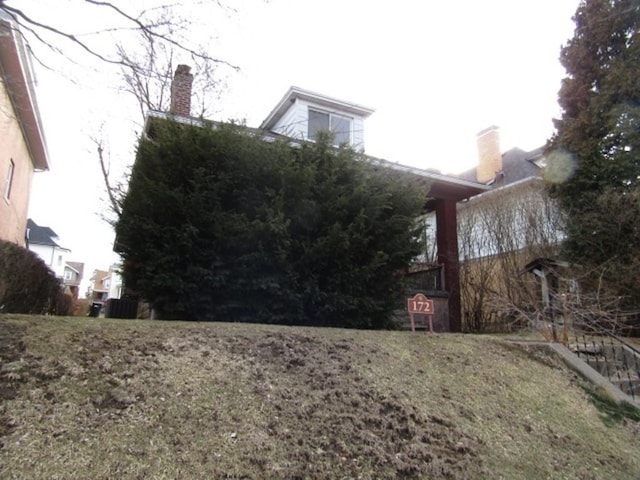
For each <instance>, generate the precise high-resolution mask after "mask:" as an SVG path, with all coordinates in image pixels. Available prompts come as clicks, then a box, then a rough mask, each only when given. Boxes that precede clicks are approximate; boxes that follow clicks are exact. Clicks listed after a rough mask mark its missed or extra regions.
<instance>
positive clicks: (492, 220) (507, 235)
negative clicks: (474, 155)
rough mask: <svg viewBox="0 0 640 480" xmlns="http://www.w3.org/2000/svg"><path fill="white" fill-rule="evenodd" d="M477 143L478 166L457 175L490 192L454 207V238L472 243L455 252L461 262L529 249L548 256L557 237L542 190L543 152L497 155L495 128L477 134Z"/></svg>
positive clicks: (552, 209) (554, 215)
mask: <svg viewBox="0 0 640 480" xmlns="http://www.w3.org/2000/svg"><path fill="white" fill-rule="evenodd" d="M477 141H478V165H477V166H476V167H474V168H472V169H470V170H467V171H465V172H462V173H461V174H459V175H458V176H459V178H462V179H464V180H467V181H477V182H479V183H483V184H485V185H487V186H488V187H489V188H490V189H491V190H490V191H488V192H485V193H483V194H481V195H478V196H476V197H474V198H472V199H469V201H467V202H463V203H460V204H459V205H458V218H459V222H458V227H459V231H458V234H459V236H460V237H461V238H462V237H464V238H466V239H467V240H472V241H471V242H468V243H467V244H466V245H464V246H463V248H461V251H460V254H461V260H470V259H476V258H482V257H487V256H491V255H500V254H504V253H505V252H508V251H519V250H525V249H529V250H531V249H533V248H534V247H542V248H544V249H545V251H544V253H546V254H549V253H550V252H549V249H548V247H554V246H556V245H558V243H559V242H560V240H561V239H562V232H561V222H560V214H559V210H558V208H557V207H556V204H555V202H554V201H553V200H552V199H550V198H549V195H548V194H547V191H546V188H545V185H544V180H543V172H544V167H545V165H546V162H545V157H544V149H543V147H540V148H536V149H534V150H531V151H528V152H527V151H524V150H521V149H519V148H512V149H511V150H508V151H507V152H504V153H503V152H502V151H501V147H500V133H499V129H498V127H495V126H491V127H489V128H487V129H485V130H482V131H481V132H479V133H478V137H477ZM465 228H466V229H467V230H468V232H462V231H461V230H463V229H465ZM501 240H502V242H501ZM527 261H528V260H527ZM525 263H526V262H525Z"/></svg>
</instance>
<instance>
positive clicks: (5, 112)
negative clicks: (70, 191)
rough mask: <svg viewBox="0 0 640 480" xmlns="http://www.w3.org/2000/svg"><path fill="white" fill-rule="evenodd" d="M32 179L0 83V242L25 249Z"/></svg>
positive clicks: (19, 135)
mask: <svg viewBox="0 0 640 480" xmlns="http://www.w3.org/2000/svg"><path fill="white" fill-rule="evenodd" d="M11 160H13V162H14V164H15V167H14V172H13V184H12V188H11V193H10V196H9V199H8V200H7V199H6V198H5V196H4V192H5V186H6V181H7V172H8V170H9V164H10V162H11ZM32 179H33V164H32V163H31V157H30V156H29V151H28V149H27V145H26V143H25V140H24V137H23V135H22V130H21V129H20V125H19V124H18V121H17V120H16V116H15V112H14V110H13V107H12V105H11V102H10V100H9V97H8V95H7V90H6V88H5V84H4V82H2V81H0V239H2V240H7V241H10V242H13V243H17V244H18V245H22V246H24V244H25V242H24V235H25V229H26V227H27V214H28V211H29V194H30V191H31V181H32Z"/></svg>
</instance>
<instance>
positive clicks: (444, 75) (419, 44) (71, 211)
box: [25, 0, 578, 293]
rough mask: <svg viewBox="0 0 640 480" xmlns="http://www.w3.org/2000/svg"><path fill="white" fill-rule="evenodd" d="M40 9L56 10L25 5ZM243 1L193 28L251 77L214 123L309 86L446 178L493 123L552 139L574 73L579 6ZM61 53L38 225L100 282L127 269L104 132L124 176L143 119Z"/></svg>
mask: <svg viewBox="0 0 640 480" xmlns="http://www.w3.org/2000/svg"><path fill="white" fill-rule="evenodd" d="M39 3H40V4H42V5H46V4H47V2H42V0H40V1H37V0H29V1H27V2H25V5H26V4H36V5H37V4H39ZM67 3H71V2H68V1H67ZM189 3H190V2H185V4H187V5H189ZM228 3H231V2H228ZM236 3H239V4H240V6H239V7H237V11H236V12H235V13H233V12H221V13H220V14H219V15H217V16H216V17H215V18H212V19H211V20H210V21H209V20H208V19H202V18H200V19H198V22H199V23H201V24H204V27H201V26H198V25H194V35H196V34H197V32H198V28H205V30H207V31H208V33H209V34H210V33H212V32H213V33H214V34H215V36H216V40H215V41H212V42H211V43H210V50H211V54H212V55H215V56H218V57H219V58H222V59H224V60H227V61H229V62H231V63H233V64H236V65H238V66H239V67H240V68H241V70H240V72H238V73H234V72H232V71H231V70H228V69H227V70H223V71H221V75H222V76H223V77H224V80H225V82H226V88H225V89H224V90H223V91H222V96H221V98H220V101H219V103H218V104H217V105H216V108H215V111H214V112H213V113H212V118H213V119H215V120H228V119H235V120H246V123H247V125H249V126H254V127H257V126H259V124H260V123H261V122H262V120H263V119H264V118H265V117H266V116H267V115H268V114H269V112H270V111H271V109H272V108H273V107H274V106H275V104H276V103H277V102H278V101H279V100H280V98H281V97H282V96H283V95H284V93H285V92H286V90H287V89H288V88H289V87H290V86H291V85H296V86H299V87H302V88H304V89H308V90H312V91H316V92H319V93H323V94H326V95H329V96H332V97H336V98H339V99H342V100H346V101H351V102H354V103H358V104H361V105H364V106H367V107H371V108H374V109H375V113H373V115H371V117H369V119H368V120H367V121H366V122H365V149H366V152H367V153H369V154H371V155H375V156H379V157H383V158H386V159H387V160H391V161H396V162H400V163H405V164H408V165H412V166H416V167H423V168H435V169H438V170H441V171H443V172H444V173H449V172H459V171H461V170H464V169H467V168H470V167H473V166H474V165H475V162H476V146H475V136H476V133H477V132H479V131H480V130H482V129H484V128H485V127H488V126H490V125H498V126H499V127H500V129H501V139H502V147H503V150H507V149H509V148H511V147H514V146H518V147H520V148H523V149H525V150H530V149H533V148H536V147H538V146H540V145H542V144H544V143H545V141H546V140H547V138H548V137H549V136H550V135H551V134H552V133H553V125H552V118H553V117H557V116H558V115H559V109H558V106H557V92H558V89H559V87H560V81H561V79H562V77H563V76H564V70H563V69H562V67H561V66H560V64H559V61H558V57H559V52H560V47H561V46H562V45H563V44H564V43H566V41H567V40H568V39H569V38H570V37H571V36H572V34H573V27H574V25H573V22H572V20H571V17H572V16H573V14H574V13H575V10H576V8H577V5H578V0H538V1H536V2H530V1H525V0H484V1H482V2H478V1H476V0H460V1H457V2H453V1H452V2H435V1H417V0H395V1H393V2H390V1H372V0H322V1H318V0H305V1H302V0H269V1H260V0H245V1H243V2H236ZM56 5H57V6H59V4H56ZM49 7H51V4H50V3H49ZM42 8H44V6H43V7H42ZM56 8H57V7H56ZM25 10H26V7H25ZM58 12H60V9H58ZM67 13H68V12H67ZM87 15H88V14H87ZM66 17H67V21H74V22H76V23H77V21H78V15H77V14H76V15H66ZM93 21H95V22H98V23H99V22H100V18H97V19H93ZM51 58H53V59H54V60H53V61H54V62H55V65H56V68H55V69H54V71H49V70H46V69H43V68H41V67H39V66H38V65H37V64H36V65H35V68H36V73H37V78H38V100H39V104H40V109H41V114H42V119H43V124H44V128H45V135H46V137H47V142H48V146H49V154H50V157H51V164H52V166H51V171H50V172H45V173H38V174H37V175H36V179H35V181H34V186H33V192H32V200H31V208H30V216H31V218H33V220H34V221H35V222H36V223H38V224H39V225H46V226H49V227H51V228H52V229H53V230H55V231H56V232H57V233H58V234H59V236H60V242H61V244H62V245H63V246H65V247H67V248H70V249H71V250H72V256H71V259H72V260H74V261H79V262H84V263H85V277H86V278H87V279H88V278H89V277H90V275H91V271H92V270H93V269H95V268H100V269H106V268H107V267H108V266H109V264H110V263H111V262H114V261H117V256H116V255H115V254H113V253H112V252H111V248H112V243H113V232H112V229H111V227H109V226H108V225H107V224H106V223H105V222H103V221H102V220H101V219H100V216H99V215H100V213H101V212H104V210H105V208H106V207H105V203H104V200H103V199H104V197H105V194H104V188H103V184H102V183H101V177H100V170H99V167H98V162H97V160H96V155H95V149H94V148H93V146H92V144H91V142H90V141H89V138H90V137H91V136H92V135H93V136H95V135H96V133H97V132H98V131H99V130H100V127H101V125H102V130H101V135H102V137H103V138H106V139H107V140H108V141H109V144H110V145H111V150H112V153H113V163H114V166H113V168H114V170H115V171H122V170H123V169H124V168H125V166H126V165H128V164H131V163H132V162H133V158H134V149H135V138H136V134H137V133H139V131H140V123H141V122H140V114H139V113H138V112H137V110H136V105H135V104H134V103H133V102H132V100H131V99H129V98H128V97H127V96H126V95H124V94H122V93H119V92H118V90H117V88H116V86H117V82H118V80H117V78H116V77H115V74H114V72H113V71H111V70H106V69H105V70H104V71H101V69H100V67H98V70H99V71H98V72H96V71H94V70H91V69H83V68H82V66H73V65H66V64H65V63H64V58H63V57H54V56H52V57H51ZM193 73H194V74H195V75H198V72H197V71H194V72H193ZM69 78H74V79H75V80H76V82H77V83H75V84H74V83H72V82H70V81H69ZM85 284H86V282H85ZM83 293H84V291H83Z"/></svg>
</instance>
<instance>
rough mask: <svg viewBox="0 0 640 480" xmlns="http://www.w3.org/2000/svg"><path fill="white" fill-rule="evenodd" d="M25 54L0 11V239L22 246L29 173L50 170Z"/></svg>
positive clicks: (22, 46) (10, 22) (19, 38)
mask: <svg viewBox="0 0 640 480" xmlns="http://www.w3.org/2000/svg"><path fill="white" fill-rule="evenodd" d="M34 85H35V79H34V76H33V71H32V68H31V63H30V57H29V52H28V49H27V48H26V47H25V45H24V43H23V39H22V36H21V35H20V33H19V32H18V31H17V30H16V25H15V23H14V22H13V20H12V19H11V18H10V17H8V16H7V15H6V14H3V13H2V12H1V11H0V197H1V198H0V239H1V240H7V241H9V242H13V243H16V244H18V245H21V246H24V245H25V238H24V232H25V230H26V228H27V214H28V210H29V196H30V192H31V183H32V178H33V173H34V172H38V171H44V170H48V169H49V158H48V154H47V146H46V142H45V138H44V132H43V128H42V121H41V119H40V113H39V110H38V103H37V101H36V95H35V90H34Z"/></svg>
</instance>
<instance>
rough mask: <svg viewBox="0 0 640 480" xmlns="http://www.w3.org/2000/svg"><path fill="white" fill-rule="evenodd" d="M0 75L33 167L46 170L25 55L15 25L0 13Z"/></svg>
mask: <svg viewBox="0 0 640 480" xmlns="http://www.w3.org/2000/svg"><path fill="white" fill-rule="evenodd" d="M0 75H1V76H2V78H3V80H4V85H5V87H6V89H7V93H8V94H9V98H10V99H11V102H12V103H13V107H14V108H13V109H14V111H15V114H16V117H17V118H18V122H19V124H20V128H21V129H22V133H23V135H24V139H25V142H26V144H27V149H28V150H29V154H30V156H31V161H32V162H33V166H34V168H35V169H36V170H48V169H49V154H48V152H47V144H46V141H45V137H44V130H43V127H42V120H41V118H40V110H39V109H38V102H37V100H36V94H35V88H34V85H35V79H34V78H33V73H32V71H31V65H30V62H29V57H28V52H27V49H26V48H25V45H24V43H23V41H22V36H21V34H20V33H19V32H18V30H17V26H16V24H15V22H14V21H13V19H12V18H11V17H10V16H9V15H8V14H5V13H3V12H2V11H0Z"/></svg>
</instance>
